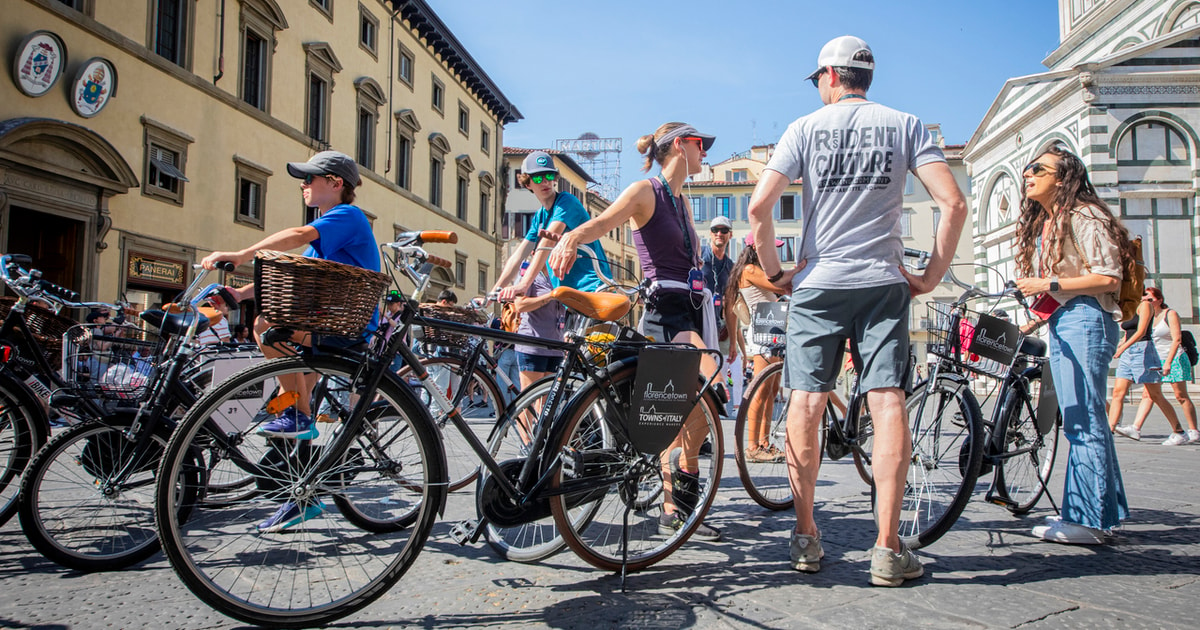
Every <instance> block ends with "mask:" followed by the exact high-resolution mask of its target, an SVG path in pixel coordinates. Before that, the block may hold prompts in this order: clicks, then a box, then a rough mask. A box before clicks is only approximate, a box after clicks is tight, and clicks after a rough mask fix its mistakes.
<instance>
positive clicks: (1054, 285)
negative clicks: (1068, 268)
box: [1050, 278, 1062, 293]
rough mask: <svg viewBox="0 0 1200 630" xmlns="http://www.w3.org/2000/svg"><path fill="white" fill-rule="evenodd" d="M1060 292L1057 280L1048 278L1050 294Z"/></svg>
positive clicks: (1060, 287) (1060, 288)
mask: <svg viewBox="0 0 1200 630" xmlns="http://www.w3.org/2000/svg"><path fill="white" fill-rule="evenodd" d="M1059 291H1062V286H1060V285H1059V284H1058V278H1050V292H1051V293H1058V292H1059Z"/></svg>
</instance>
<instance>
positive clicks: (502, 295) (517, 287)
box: [496, 282, 529, 302]
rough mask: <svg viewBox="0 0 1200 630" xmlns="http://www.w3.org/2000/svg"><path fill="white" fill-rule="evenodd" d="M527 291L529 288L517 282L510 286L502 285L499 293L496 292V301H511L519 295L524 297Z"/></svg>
mask: <svg viewBox="0 0 1200 630" xmlns="http://www.w3.org/2000/svg"><path fill="white" fill-rule="evenodd" d="M527 293H529V289H528V288H527V287H523V286H521V283H520V282H518V283H517V284H514V285H512V286H511V287H504V288H503V289H500V291H499V293H497V294H496V301H497V302H512V301H513V300H515V299H517V298H519V297H524V296H525V294H527Z"/></svg>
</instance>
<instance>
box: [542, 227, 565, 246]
mask: <svg viewBox="0 0 1200 630" xmlns="http://www.w3.org/2000/svg"><path fill="white" fill-rule="evenodd" d="M561 238H562V234H555V233H554V232H551V231H550V230H547V229H541V230H538V240H541V239H546V240H548V241H554V242H555V243H557V242H558V240H559V239H561Z"/></svg>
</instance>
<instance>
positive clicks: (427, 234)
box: [419, 230, 458, 258]
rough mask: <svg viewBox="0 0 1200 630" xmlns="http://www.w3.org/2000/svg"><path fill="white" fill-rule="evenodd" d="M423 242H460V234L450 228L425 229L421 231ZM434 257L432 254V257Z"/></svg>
mask: <svg viewBox="0 0 1200 630" xmlns="http://www.w3.org/2000/svg"><path fill="white" fill-rule="evenodd" d="M419 238H420V239H421V242H422V243H450V244H454V243H457V242H458V234H457V233H455V232H451V231H449V230H425V231H423V232H421V234H420V237H419ZM430 258H432V256H431V257H430Z"/></svg>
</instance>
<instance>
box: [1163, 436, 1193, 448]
mask: <svg viewBox="0 0 1200 630" xmlns="http://www.w3.org/2000/svg"><path fill="white" fill-rule="evenodd" d="M1187 443H1188V436H1187V434H1186V433H1172V434H1171V437H1169V438H1167V439H1165V440H1163V443H1162V445H1163V446H1183V445H1184V444H1187Z"/></svg>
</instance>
